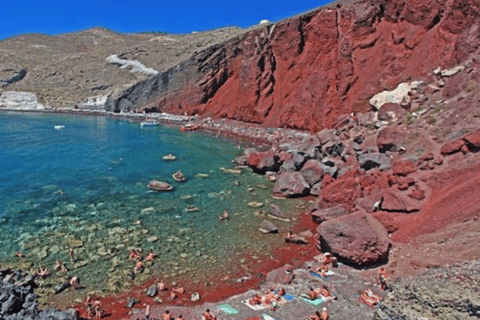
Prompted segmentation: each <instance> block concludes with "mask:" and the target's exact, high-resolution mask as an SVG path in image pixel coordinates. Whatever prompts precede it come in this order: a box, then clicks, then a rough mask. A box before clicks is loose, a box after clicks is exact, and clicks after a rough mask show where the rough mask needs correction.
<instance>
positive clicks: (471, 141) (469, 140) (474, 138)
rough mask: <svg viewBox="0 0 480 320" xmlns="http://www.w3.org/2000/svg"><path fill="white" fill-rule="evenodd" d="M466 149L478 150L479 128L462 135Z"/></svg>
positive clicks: (479, 143) (479, 145) (479, 149)
mask: <svg viewBox="0 0 480 320" xmlns="http://www.w3.org/2000/svg"><path fill="white" fill-rule="evenodd" d="M463 140H464V141H465V144H466V145H467V147H468V150H470V151H472V152H478V151H480V129H477V130H475V131H473V132H470V133H469V134H467V135H465V136H464V137H463Z"/></svg>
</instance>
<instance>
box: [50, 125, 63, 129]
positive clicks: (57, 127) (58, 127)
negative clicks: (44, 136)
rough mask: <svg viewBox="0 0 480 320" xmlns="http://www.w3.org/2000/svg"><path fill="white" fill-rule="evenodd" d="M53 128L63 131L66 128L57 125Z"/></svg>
mask: <svg viewBox="0 0 480 320" xmlns="http://www.w3.org/2000/svg"><path fill="white" fill-rule="evenodd" d="M53 128H55V130H62V129H63V128H65V126H63V125H56V126H54V127H53Z"/></svg>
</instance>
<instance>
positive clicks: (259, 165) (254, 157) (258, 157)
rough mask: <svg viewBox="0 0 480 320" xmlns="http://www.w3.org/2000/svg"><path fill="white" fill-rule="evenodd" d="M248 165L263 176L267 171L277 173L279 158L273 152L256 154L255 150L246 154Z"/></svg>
mask: <svg viewBox="0 0 480 320" xmlns="http://www.w3.org/2000/svg"><path fill="white" fill-rule="evenodd" d="M247 156H248V165H249V166H250V167H251V168H252V169H253V171H255V172H257V173H261V174H264V173H265V172H267V171H278V168H279V167H280V164H279V162H278V160H279V157H278V155H276V154H275V153H274V152H271V151H266V152H258V151H256V150H254V151H251V152H249V153H248V155H247Z"/></svg>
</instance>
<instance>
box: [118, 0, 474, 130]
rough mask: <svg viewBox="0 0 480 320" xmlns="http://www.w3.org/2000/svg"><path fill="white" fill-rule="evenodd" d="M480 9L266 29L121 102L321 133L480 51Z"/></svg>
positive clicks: (333, 9) (398, 12) (350, 12)
mask: <svg viewBox="0 0 480 320" xmlns="http://www.w3.org/2000/svg"><path fill="white" fill-rule="evenodd" d="M479 19H480V5H479V3H478V2H477V1H473V0H470V1H468V0H425V1H417V0H410V1H406V0H391V1H387V0H363V1H357V2H354V3H349V4H342V3H340V4H334V5H331V6H328V7H325V8H322V9H319V10H316V11H313V12H310V13H307V14H304V15H301V16H298V17H294V18H291V19H287V20H284V21H282V22H279V23H277V24H273V25H267V26H262V27H258V28H256V29H254V30H251V31H249V32H247V33H245V34H243V35H239V36H236V37H234V38H232V39H230V40H228V41H226V42H224V43H222V44H218V45H215V46H212V47H210V48H208V49H206V50H204V51H201V52H199V53H197V54H194V55H193V56H192V57H191V58H190V59H189V60H187V61H185V62H183V63H181V64H179V65H177V66H176V67H173V68H171V69H170V70H168V71H166V72H164V73H161V74H158V75H157V76H154V77H152V78H149V79H147V80H145V81H142V82H140V83H138V84H137V85H135V86H134V87H132V88H130V89H128V90H126V91H124V92H123V94H121V96H120V97H119V98H118V99H117V100H116V102H115V106H114V107H113V109H114V110H115V111H120V110H123V111H126V110H131V109H132V108H135V107H140V108H145V109H147V111H148V110H151V111H165V112H172V113H184V112H187V113H190V114H193V113H199V114H203V115H210V116H213V117H226V118H231V119H236V120H243V121H247V122H254V123H261V124H263V125H265V126H284V127H291V128H298V129H307V130H310V131H317V130H319V129H321V128H324V127H330V126H332V125H333V124H334V122H335V119H336V118H337V116H338V115H340V114H345V113H350V112H352V111H355V112H361V111H367V110H369V108H370V105H369V102H368V99H369V98H370V97H372V96H373V95H374V94H375V93H377V92H379V91H382V90H384V89H390V88H393V87H395V86H396V85H397V84H398V83H400V82H403V81H406V80H409V79H415V80H422V79H425V78H427V77H429V72H431V71H433V70H434V69H435V68H437V67H439V66H441V67H450V66H453V65H456V64H458V63H460V62H462V61H465V60H466V59H468V57H469V55H470V54H473V53H476V52H477V51H478V46H479V44H480V32H479V30H478V29H479V25H480V23H479Z"/></svg>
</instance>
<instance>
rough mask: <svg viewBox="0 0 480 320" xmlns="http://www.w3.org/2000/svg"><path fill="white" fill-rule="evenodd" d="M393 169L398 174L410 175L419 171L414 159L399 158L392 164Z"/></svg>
mask: <svg viewBox="0 0 480 320" xmlns="http://www.w3.org/2000/svg"><path fill="white" fill-rule="evenodd" d="M392 171H393V172H392V173H393V174H394V175H396V176H408V175H409V174H410V173H413V172H415V171H417V165H416V164H415V163H414V162H413V161H412V160H408V159H407V160H397V161H394V162H393V164H392Z"/></svg>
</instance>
